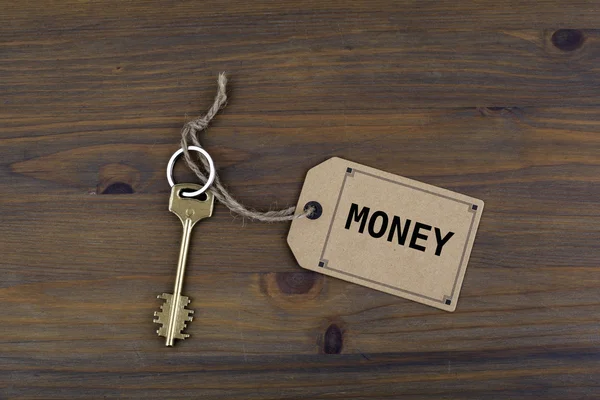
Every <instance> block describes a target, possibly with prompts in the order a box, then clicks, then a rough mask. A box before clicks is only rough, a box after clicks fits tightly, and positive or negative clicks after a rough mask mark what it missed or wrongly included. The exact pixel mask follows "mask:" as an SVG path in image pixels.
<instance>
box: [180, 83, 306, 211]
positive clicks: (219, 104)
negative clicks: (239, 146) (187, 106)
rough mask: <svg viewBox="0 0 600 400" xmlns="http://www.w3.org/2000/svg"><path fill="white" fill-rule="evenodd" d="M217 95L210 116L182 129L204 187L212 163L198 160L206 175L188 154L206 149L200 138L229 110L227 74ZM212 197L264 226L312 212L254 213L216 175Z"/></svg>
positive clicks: (183, 144)
mask: <svg viewBox="0 0 600 400" xmlns="http://www.w3.org/2000/svg"><path fill="white" fill-rule="evenodd" d="M217 84H218V86H217V95H216V96H215V100H214V102H213V104H212V106H211V107H210V108H209V109H208V111H207V112H206V114H204V115H202V116H200V117H198V118H196V119H194V120H191V121H188V122H187V123H186V124H185V125H184V126H183V129H181V147H182V149H183V154H184V158H185V163H186V164H187V166H188V167H189V168H190V169H191V170H192V171H193V172H194V174H196V176H197V177H198V179H200V182H202V184H205V183H206V181H207V176H206V174H205V172H204V171H208V170H209V168H210V166H209V164H208V161H207V160H206V159H205V158H204V157H198V160H199V161H200V163H201V164H202V167H203V169H204V171H203V170H202V169H201V168H200V166H199V165H198V162H197V161H196V160H194V159H192V156H191V155H190V152H189V150H188V146H191V145H193V146H198V147H202V145H201V144H200V139H199V135H200V133H201V132H202V131H204V130H206V128H208V125H209V124H210V121H212V119H213V118H214V117H215V115H217V113H218V112H219V110H221V109H222V108H224V107H225V105H226V103H227V93H226V91H225V90H226V87H227V76H225V73H224V72H221V73H220V74H219V78H218V79H217ZM210 191H211V192H212V194H213V195H214V196H215V197H216V199H217V200H218V201H219V202H221V203H222V204H224V205H225V206H227V208H229V209H230V210H231V211H232V212H233V213H235V214H238V215H240V216H241V217H243V218H249V219H253V220H256V221H263V222H280V221H291V220H293V219H294V218H301V217H305V216H307V215H310V213H311V212H312V210H311V209H308V210H305V211H304V212H303V213H302V214H299V215H296V216H294V211H295V210H296V207H294V206H293V207H288V208H285V209H283V210H271V211H257V210H253V209H249V208H247V207H245V206H244V205H242V204H240V203H239V202H238V201H237V200H236V199H235V198H233V196H232V195H231V194H230V193H229V192H228V191H227V189H226V188H225V186H223V184H222V183H221V179H220V178H219V174H215V180H214V183H213V185H212V186H211V188H210Z"/></svg>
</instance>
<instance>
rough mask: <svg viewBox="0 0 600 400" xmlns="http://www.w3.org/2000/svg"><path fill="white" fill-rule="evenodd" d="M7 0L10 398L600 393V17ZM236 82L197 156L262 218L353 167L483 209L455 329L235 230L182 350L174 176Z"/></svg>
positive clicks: (415, 4)
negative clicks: (197, 125)
mask: <svg viewBox="0 0 600 400" xmlns="http://www.w3.org/2000/svg"><path fill="white" fill-rule="evenodd" d="M2 3H3V4H2V13H0V88H1V90H0V96H1V98H0V121H1V122H0V154H1V161H0V193H2V196H1V197H0V205H1V209H0V255H1V258H0V301H1V302H2V304H3V307H2V313H1V317H0V324H1V328H0V333H1V335H0V341H1V345H0V398H2V399H26V398H28V399H32V398H35V399H38V398H39V399H42V398H43V399H50V398H52V399H70V398H117V397H122V398H145V399H152V398H184V399H196V398H209V399H254V398H256V399H258V398H264V399H297V398H304V399H383V398H386V399H394V398H400V397H402V398H403V399H404V398H430V399H463V398H470V399H488V398H506V399H520V398H528V399H530V398H536V399H537V398H540V399H566V398H574V399H575V398H576V399H582V398H598V397H600V335H599V328H600V307H599V305H600V244H599V240H600V85H599V82H600V68H599V67H598V62H597V60H598V57H599V56H600V33H599V32H600V31H598V30H597V28H599V24H600V9H599V8H598V3H597V2H595V1H570V2H566V1H537V2H523V1H516V0H508V1H503V2H499V1H491V0H480V1H474V2H469V1H458V2H444V1H408V0H404V1H398V2H392V1H352V2H348V1H341V0H331V1H321V0H315V1H312V0H311V1H309V2H305V3H302V2H295V1H283V0H278V1H268V2H261V3H260V4H258V3H255V2H251V1H241V0H237V1H206V2H199V1H177V2H175V1H172V2H159V1H107V2H96V1H81V0H65V1H50V0H45V1H37V2H33V1H20V2H15V1H8V0H5V1H3V2H2ZM221 71H226V72H227V73H228V74H229V76H230V78H231V84H230V88H229V94H230V100H229V105H228V106H227V108H226V109H225V110H224V111H223V112H222V113H221V114H220V115H219V116H218V117H217V118H216V120H215V121H214V124H213V125H212V127H211V128H210V129H209V130H208V131H207V132H206V133H204V134H203V135H202V139H203V142H204V144H205V146H206V148H207V149H208V150H209V151H210V153H211V154H212V155H213V157H214V159H215V161H216V163H217V164H218V167H219V172H220V173H221V176H222V179H223V180H224V182H226V183H227V185H228V186H229V187H230V189H231V191H232V192H233V193H234V195H235V196H236V197H237V198H238V199H239V200H240V201H242V202H243V203H244V204H247V205H249V206H251V207H256V208H259V209H268V208H277V207H283V206H289V205H294V204H295V203H296V199H297V197H298V194H299V192H300V188H301V185H302V182H303V179H304V175H305V173H306V171H307V170H308V169H310V168H311V167H313V166H314V165H316V164H318V163H320V162H322V161H324V160H326V159H328V158H330V157H332V156H339V157H343V158H347V159H350V160H353V161H356V162H359V163H363V164H367V165H369V166H372V167H375V168H379V169H383V170H386V171H389V172H392V173H395V174H399V175H402V176H406V177H409V178H413V179H417V180H420V181H423V182H426V183H429V184H433V185H437V186H441V187H444V188H447V189H450V190H454V191H457V192H460V193H464V194H467V195H470V196H473V197H476V198H480V199H483V200H484V201H485V202H486V209H485V211H484V213H483V218H482V221H481V226H480V229H479V233H478V236H477V239H476V241H475V247H474V249H473V253H472V257H471V262H470V264H469V268H468V270H467V274H466V277H465V281H464V285H463V290H462V294H461V298H460V301H459V303H458V308H457V310H456V312H454V313H447V312H444V311H440V310H437V309H434V308H431V307H427V306H424V305H421V304H417V303H413V302H410V301H408V300H404V299H400V298H397V297H394V296H391V295H387V294H384V293H380V292H377V291H374V290H371V289H367V288H364V287H361V286H358V285H354V284H350V283H346V282H343V281H340V280H337V279H333V278H326V277H323V276H321V275H318V274H315V273H311V272H308V271H305V270H303V269H301V268H300V267H299V266H298V265H297V264H296V262H295V260H294V258H293V256H292V254H291V252H290V250H289V249H288V247H287V245H286V240H285V238H286V235H287V231H288V228H289V224H288V223H278V224H275V223H274V224H263V223H252V222H248V221H246V222H243V221H242V220H241V219H239V218H237V219H236V218H234V217H233V216H232V215H231V214H230V213H229V212H228V210H227V209H225V208H224V207H223V206H217V208H216V213H215V215H214V217H213V218H211V219H209V220H207V221H205V222H203V223H202V225H201V227H199V228H198V229H197V230H196V232H195V235H194V237H193V243H192V250H191V254H190V260H189V265H188V266H189V268H188V273H187V275H186V278H187V279H186V284H185V293H186V294H189V295H190V297H192V298H193V303H192V304H193V308H194V309H195V310H196V319H195V320H194V322H192V323H191V324H190V326H189V328H188V332H189V333H191V335H192V338H190V339H189V340H186V341H183V342H178V343H177V346H176V347H174V348H166V347H165V346H164V342H163V339H162V338H159V337H158V336H156V333H155V329H156V326H155V324H153V323H152V313H153V311H155V310H156V309H158V306H159V304H160V303H159V302H158V301H157V300H156V299H155V297H156V295H157V294H158V293H161V292H164V291H169V290H170V289H171V286H172V283H173V279H174V268H175V264H176V259H177V254H178V251H179V240H180V233H181V225H180V223H179V222H178V221H177V219H176V218H175V217H174V216H173V215H172V214H170V213H169V212H168V211H167V201H168V197H169V186H168V184H167V181H166V179H165V177H164V168H165V164H166V162H167V160H168V158H169V156H170V155H171V153H172V152H173V151H174V150H176V149H177V146H178V141H179V131H180V128H181V126H182V124H183V123H184V122H185V121H186V120H188V119H190V118H192V117H193V116H196V115H199V114H200V113H201V112H202V111H203V110H205V109H206V108H207V107H208V106H209V105H210V104H211V101H212V98H213V96H214V93H215V89H216V77H217V74H218V73H219V72H221ZM177 178H178V179H180V180H187V179H192V175H191V174H190V173H188V172H186V171H185V169H184V168H183V167H182V168H180V169H178V172H177Z"/></svg>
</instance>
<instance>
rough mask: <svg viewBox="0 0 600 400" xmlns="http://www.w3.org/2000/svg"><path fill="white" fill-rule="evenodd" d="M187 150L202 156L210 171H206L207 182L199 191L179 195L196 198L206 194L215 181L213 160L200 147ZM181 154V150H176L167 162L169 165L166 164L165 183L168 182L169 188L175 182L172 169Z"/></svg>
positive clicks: (189, 147) (190, 147) (191, 147)
mask: <svg viewBox="0 0 600 400" xmlns="http://www.w3.org/2000/svg"><path fill="white" fill-rule="evenodd" d="M188 150H194V151H197V152H198V153H200V154H202V155H203V156H204V157H205V158H206V159H207V160H208V165H209V166H210V169H209V171H208V180H207V181H206V183H205V184H204V186H202V187H201V188H200V189H198V190H196V191H195V192H184V193H181V195H182V196H184V197H196V196H198V195H200V194H202V193H204V192H206V190H207V189H208V188H209V187H210V185H212V184H213V182H214V180H215V175H216V173H215V164H214V163H213V160H212V158H211V157H210V154H208V152H207V151H206V150H204V149H203V148H202V147H198V146H188ZM182 153H183V149H179V150H177V151H176V152H175V153H173V155H172V156H171V159H170V160H169V163H168V164H167V181H169V185H171V187H173V186H175V182H174V181H173V167H174V166H175V162H176V161H177V157H179V156H180V155H181V154H182Z"/></svg>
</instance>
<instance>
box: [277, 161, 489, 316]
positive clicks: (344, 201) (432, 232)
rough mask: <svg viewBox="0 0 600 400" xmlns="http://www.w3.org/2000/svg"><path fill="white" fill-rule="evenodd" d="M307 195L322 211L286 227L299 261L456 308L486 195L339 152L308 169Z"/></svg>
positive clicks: (306, 199)
mask: <svg viewBox="0 0 600 400" xmlns="http://www.w3.org/2000/svg"><path fill="white" fill-rule="evenodd" d="M311 201H314V202H317V203H318V204H319V205H320V206H321V207H320V208H322V213H321V215H320V216H319V217H318V218H316V219H309V218H297V219H295V220H294V221H293V222H292V226H291V228H290V233H289V235H288V244H289V246H290V248H291V249H292V252H293V253H294V256H295V257H296V260H297V261H298V264H300V266H302V267H303V268H306V269H309V270H312V271H317V272H320V273H323V274H325V275H330V276H333V277H336V278H340V279H344V280H346V281H350V282H354V283H357V284H359V285H364V286H368V287H370V288H373V289H377V290H381V291H383V292H387V293H391V294H393V295H396V296H400V297H404V298H406V299H409V300H413V301H417V302H419V303H423V304H427V305H430V306H433V307H437V308H441V309H442V310H446V311H454V310H455V308H456V303H457V301H458V294H459V292H460V287H461V285H462V281H463V278H464V275H465V270H466V268H467V263H468V261H469V256H470V254H471V249H472V247H473V241H474V240H475V234H476V232H477V227H478V226H479V220H480V218H481V213H482V211H483V201H481V200H478V199H474V198H472V197H468V196H464V195H462V194H459V193H455V192H451V191H449V190H446V189H441V188H438V187H435V186H431V185H427V184H425V183H421V182H417V181H414V180H412V179H407V178H403V177H401V176H397V175H393V174H390V173H387V172H383V171H379V170H377V169H374V168H370V167H366V166H364V165H361V164H357V163H354V162H351V161H346V160H343V159H341V158H337V157H334V158H331V159H329V160H327V161H325V162H324V163H322V164H319V165H317V166H316V167H314V168H312V169H311V170H310V171H308V173H307V175H306V180H305V181H304V186H303V188H302V193H301V194H300V199H299V200H298V206H297V207H298V210H303V209H304V207H305V205H306V204H307V203H308V202H311ZM317 211H319V210H317Z"/></svg>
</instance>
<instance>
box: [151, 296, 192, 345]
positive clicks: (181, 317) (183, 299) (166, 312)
mask: <svg viewBox="0 0 600 400" xmlns="http://www.w3.org/2000/svg"><path fill="white" fill-rule="evenodd" d="M157 297H158V298H159V299H164V300H165V302H164V303H163V304H162V305H161V306H160V308H161V311H155V312H154V316H155V317H156V318H155V319H154V322H155V323H157V324H161V325H162V326H161V327H160V328H159V329H158V330H157V331H156V333H157V334H158V336H163V337H168V332H169V323H170V321H171V310H172V309H173V295H172V294H169V293H163V294H161V295H159V296H157ZM188 304H190V299H189V297H187V296H179V304H178V306H177V308H176V309H175V318H174V319H173V326H174V333H173V338H175V339H186V338H188V337H189V336H190V335H189V334H186V333H183V332H182V331H183V330H184V329H185V328H186V327H187V324H186V322H190V321H192V320H193V318H194V317H193V316H192V314H194V310H189V309H187V308H185V307H186V306H187V305H188Z"/></svg>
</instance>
